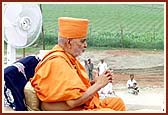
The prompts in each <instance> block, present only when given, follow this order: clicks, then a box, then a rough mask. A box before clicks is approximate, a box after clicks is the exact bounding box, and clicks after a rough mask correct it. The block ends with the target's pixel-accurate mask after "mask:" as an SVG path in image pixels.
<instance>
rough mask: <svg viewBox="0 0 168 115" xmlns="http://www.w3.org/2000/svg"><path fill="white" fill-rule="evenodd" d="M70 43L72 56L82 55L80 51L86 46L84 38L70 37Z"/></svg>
mask: <svg viewBox="0 0 168 115" xmlns="http://www.w3.org/2000/svg"><path fill="white" fill-rule="evenodd" d="M70 45H71V54H72V55H73V56H74V57H78V56H80V55H82V53H83V52H84V51H85V49H86V48H87V43H86V38H82V39H71V40H70Z"/></svg>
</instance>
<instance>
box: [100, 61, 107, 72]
mask: <svg viewBox="0 0 168 115" xmlns="http://www.w3.org/2000/svg"><path fill="white" fill-rule="evenodd" d="M98 68H99V75H101V74H102V73H103V72H104V71H105V70H107V64H106V63H105V62H103V63H101V62H100V63H99V64H98Z"/></svg>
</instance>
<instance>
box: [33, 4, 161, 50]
mask: <svg viewBox="0 0 168 115" xmlns="http://www.w3.org/2000/svg"><path fill="white" fill-rule="evenodd" d="M42 14H43V27H44V38H45V44H46V45H54V44H56V43H57V35H58V25H57V24H58V23H57V21H58V18H59V17H76V18H87V19H89V21H90V23H89V32H88V39H87V43H88V47H109V48H146V49H164V4H89V3H88V4H42ZM36 43H37V44H42V40H41V38H40V39H38V41H37V42H36Z"/></svg>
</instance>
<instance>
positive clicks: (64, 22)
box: [58, 17, 89, 39]
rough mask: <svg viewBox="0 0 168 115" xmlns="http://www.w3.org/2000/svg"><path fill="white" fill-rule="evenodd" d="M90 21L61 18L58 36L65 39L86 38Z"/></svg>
mask: <svg viewBox="0 0 168 115" xmlns="http://www.w3.org/2000/svg"><path fill="white" fill-rule="evenodd" d="M88 22H89V21H88V19H81V18H71V17H60V18H59V19H58V30H59V32H58V35H59V36H60V37H63V38H76V39H79V38H84V37H86V35H87V31H88Z"/></svg>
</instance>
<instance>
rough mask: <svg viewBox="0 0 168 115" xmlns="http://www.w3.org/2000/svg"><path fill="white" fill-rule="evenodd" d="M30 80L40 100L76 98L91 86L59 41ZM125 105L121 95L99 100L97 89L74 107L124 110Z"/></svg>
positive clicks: (78, 108) (77, 64)
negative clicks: (86, 99) (88, 97)
mask: <svg viewBox="0 0 168 115" xmlns="http://www.w3.org/2000/svg"><path fill="white" fill-rule="evenodd" d="M31 84H32V86H33V87H34V89H35V91H36V93H37V96H38V98H39V99H40V100H41V101H43V102H60V101H67V100H71V99H77V98H79V97H81V96H82V95H83V93H84V92H85V91H86V90H87V89H88V87H90V86H91V84H90V82H89V77H88V75H87V73H86V71H85V69H84V67H83V66H82V65H81V64H80V62H79V61H78V60H77V59H76V58H74V57H73V56H72V55H70V54H68V53H67V52H65V51H64V50H63V49H62V48H61V47H60V46H59V45H56V46H55V47H54V48H53V49H52V50H51V51H50V52H49V53H48V54H46V55H45V57H44V58H43V59H42V60H41V62H40V63H39V64H38V65H37V67H36V69H35V75H34V77H33V78H32V79H31ZM125 109H126V108H125V104H124V102H123V101H122V99H121V98H119V97H114V98H113V97H109V98H106V99H103V100H100V99H99V95H98V93H95V95H94V96H93V97H92V98H91V99H90V100H88V101H87V102H86V103H85V104H84V105H82V106H80V107H77V108H76V109H75V108H74V109H73V110H116V111H124V110H125Z"/></svg>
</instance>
